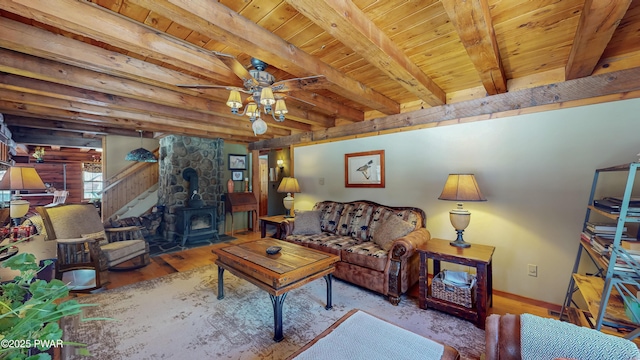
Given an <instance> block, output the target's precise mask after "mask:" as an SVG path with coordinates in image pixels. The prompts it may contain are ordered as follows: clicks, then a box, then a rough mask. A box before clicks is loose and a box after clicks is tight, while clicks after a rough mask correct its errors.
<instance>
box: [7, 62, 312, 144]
mask: <svg viewBox="0 0 640 360" xmlns="http://www.w3.org/2000/svg"><path fill="white" fill-rule="evenodd" d="M2 89H8V90H12V91H14V92H20V93H26V94H33V95H43V96H47V97H51V98H55V99H60V100H68V101H73V102H78V103H82V104H86V105H87V106H99V107H103V108H104V109H105V110H104V111H110V110H123V111H127V112H132V113H133V114H140V113H142V114H145V115H146V116H150V117H154V118H159V119H161V118H164V117H168V118H173V119H174V121H178V122H180V121H191V122H195V123H197V124H203V123H204V124H207V125H217V126H220V127H224V128H229V129H230V132H231V133H233V131H234V130H235V131H245V132H247V133H250V132H251V124H250V123H249V121H248V118H242V120H246V121H240V120H241V119H240V118H238V117H236V118H231V119H223V118H221V117H219V116H214V115H211V114H203V113H199V112H196V111H192V110H186V109H180V108H176V107H170V106H165V105H157V104H152V103H149V102H145V101H140V100H135V99H127V98H123V97H120V96H117V95H115V96H108V95H106V94H103V93H100V92H95V91H90V90H83V89H78V88H72V87H69V86H65V85H60V84H55V83H49V82H45V81H41V80H35V79H30V78H24V77H21V76H16V75H10V74H0V92H1V90H2ZM7 99H10V98H7ZM13 99H14V100H15V95H14V97H13ZM62 104H64V103H62ZM135 116H138V118H139V115H135ZM227 116H233V115H227ZM286 124H287V125H288V127H290V128H296V129H298V130H300V131H308V130H309V129H310V127H309V126H308V125H305V124H301V123H297V122H293V121H290V120H288V121H287V122H286ZM272 135H278V136H282V135H289V133H288V132H286V131H280V132H276V133H274V134H272Z"/></svg>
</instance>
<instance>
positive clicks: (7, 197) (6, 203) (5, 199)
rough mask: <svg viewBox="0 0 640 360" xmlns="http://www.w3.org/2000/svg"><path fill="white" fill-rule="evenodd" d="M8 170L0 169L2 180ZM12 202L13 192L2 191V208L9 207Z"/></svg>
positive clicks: (0, 203)
mask: <svg viewBox="0 0 640 360" xmlns="http://www.w3.org/2000/svg"><path fill="white" fill-rule="evenodd" d="M6 172H7V170H3V169H0V179H2V177H3V176H4V174H5V173H6ZM9 201H11V190H0V208H1V207H7V206H9Z"/></svg>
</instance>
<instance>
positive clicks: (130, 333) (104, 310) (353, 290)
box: [62, 265, 485, 360]
mask: <svg viewBox="0 0 640 360" xmlns="http://www.w3.org/2000/svg"><path fill="white" fill-rule="evenodd" d="M224 274H225V275H224V287H225V297H224V299H222V300H218V299H217V285H218V279H217V267H216V266H214V265H210V266H205V267H201V268H198V269H194V270H191V271H188V272H182V273H174V274H170V275H167V276H164V277H161V278H157V279H153V280H148V281H144V282H141V283H137V284H133V285H129V286H125V287H122V288H118V289H114V290H109V291H106V292H104V293H99V294H94V295H89V296H84V297H79V298H78V300H79V301H80V302H82V303H87V304H97V306H94V307H88V308H85V313H84V314H83V317H85V318H101V317H107V318H112V319H114V320H112V321H103V320H92V321H84V322H83V321H80V320H79V317H75V318H73V319H70V320H67V321H63V324H62V326H63V329H64V339H65V340H66V341H75V342H80V343H84V344H87V345H88V350H89V351H90V352H91V354H92V356H93V358H95V359H102V360H107V359H284V358H286V357H287V356H288V355H290V354H292V353H293V352H294V351H296V350H297V349H298V348H300V347H302V346H304V345H305V344H306V343H307V342H309V341H310V340H312V339H313V338H314V337H315V336H317V335H318V334H320V333H321V332H322V331H323V330H325V329H326V328H328V327H329V326H330V325H331V324H333V323H334V322H335V321H336V320H338V319H339V318H340V317H342V316H343V315H344V314H346V313H347V312H348V311H349V310H351V309H354V308H359V309H362V310H364V311H367V312H369V313H371V314H374V315H376V316H379V317H380V318H382V319H384V320H386V321H388V322H390V323H393V324H396V325H398V326H401V327H403V328H405V329H407V330H410V331H412V332H415V333H417V334H420V335H423V336H426V337H428V338H430V339H433V340H436V341H440V342H442V343H445V344H447V345H450V346H452V347H454V348H456V349H457V350H458V351H459V352H460V354H461V357H462V359H480V355H481V354H482V353H483V351H484V341H485V340H484V331H483V330H480V329H477V328H476V327H475V326H473V324H471V323H470V322H468V321H465V320H461V319H458V318H456V317H454V316H450V315H447V314H444V313H441V312H438V311H434V310H422V309H420V308H419V307H418V304H417V299H414V298H410V297H403V299H402V301H401V302H400V305H399V306H393V305H391V304H390V303H389V302H388V301H387V300H386V299H385V297H383V296H381V295H379V294H376V293H373V292H370V291H367V290H364V289H362V288H359V287H357V286H354V285H352V284H349V283H346V282H343V281H340V280H335V281H334V282H333V308H332V309H330V310H325V308H324V306H325V302H326V283H325V281H324V279H321V280H317V281H314V282H311V283H309V284H307V285H305V286H303V287H301V288H298V289H295V290H292V291H291V292H289V294H288V295H287V297H286V300H285V301H284V307H283V330H284V336H285V338H284V340H283V341H281V342H279V343H276V342H274V341H273V339H272V338H273V307H272V305H271V301H270V299H269V296H268V294H267V293H266V292H264V291H262V290H260V289H258V288H257V287H256V286H254V285H253V284H251V283H249V282H247V281H245V280H242V279H239V278H237V277H235V276H234V275H233V274H230V273H229V272H225V273H224ZM398 351H401V349H398ZM73 352H74V351H73V348H72V347H70V346H68V347H65V348H63V359H65V358H69V359H86V357H81V356H75V355H72V354H69V353H73Z"/></svg>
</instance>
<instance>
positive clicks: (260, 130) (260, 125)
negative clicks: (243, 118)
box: [251, 118, 267, 135]
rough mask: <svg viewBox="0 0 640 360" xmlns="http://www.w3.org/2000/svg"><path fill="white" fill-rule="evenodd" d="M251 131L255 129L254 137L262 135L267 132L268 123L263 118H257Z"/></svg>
mask: <svg viewBox="0 0 640 360" xmlns="http://www.w3.org/2000/svg"><path fill="white" fill-rule="evenodd" d="M251 129H253V134H254V135H262V134H264V133H266V132H267V123H266V122H264V120H262V119H261V118H257V119H255V120H254V121H253V123H252V124H251Z"/></svg>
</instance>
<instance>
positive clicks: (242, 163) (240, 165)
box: [229, 154, 247, 170]
mask: <svg viewBox="0 0 640 360" xmlns="http://www.w3.org/2000/svg"><path fill="white" fill-rule="evenodd" d="M229 170H247V155H241V154H229Z"/></svg>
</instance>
